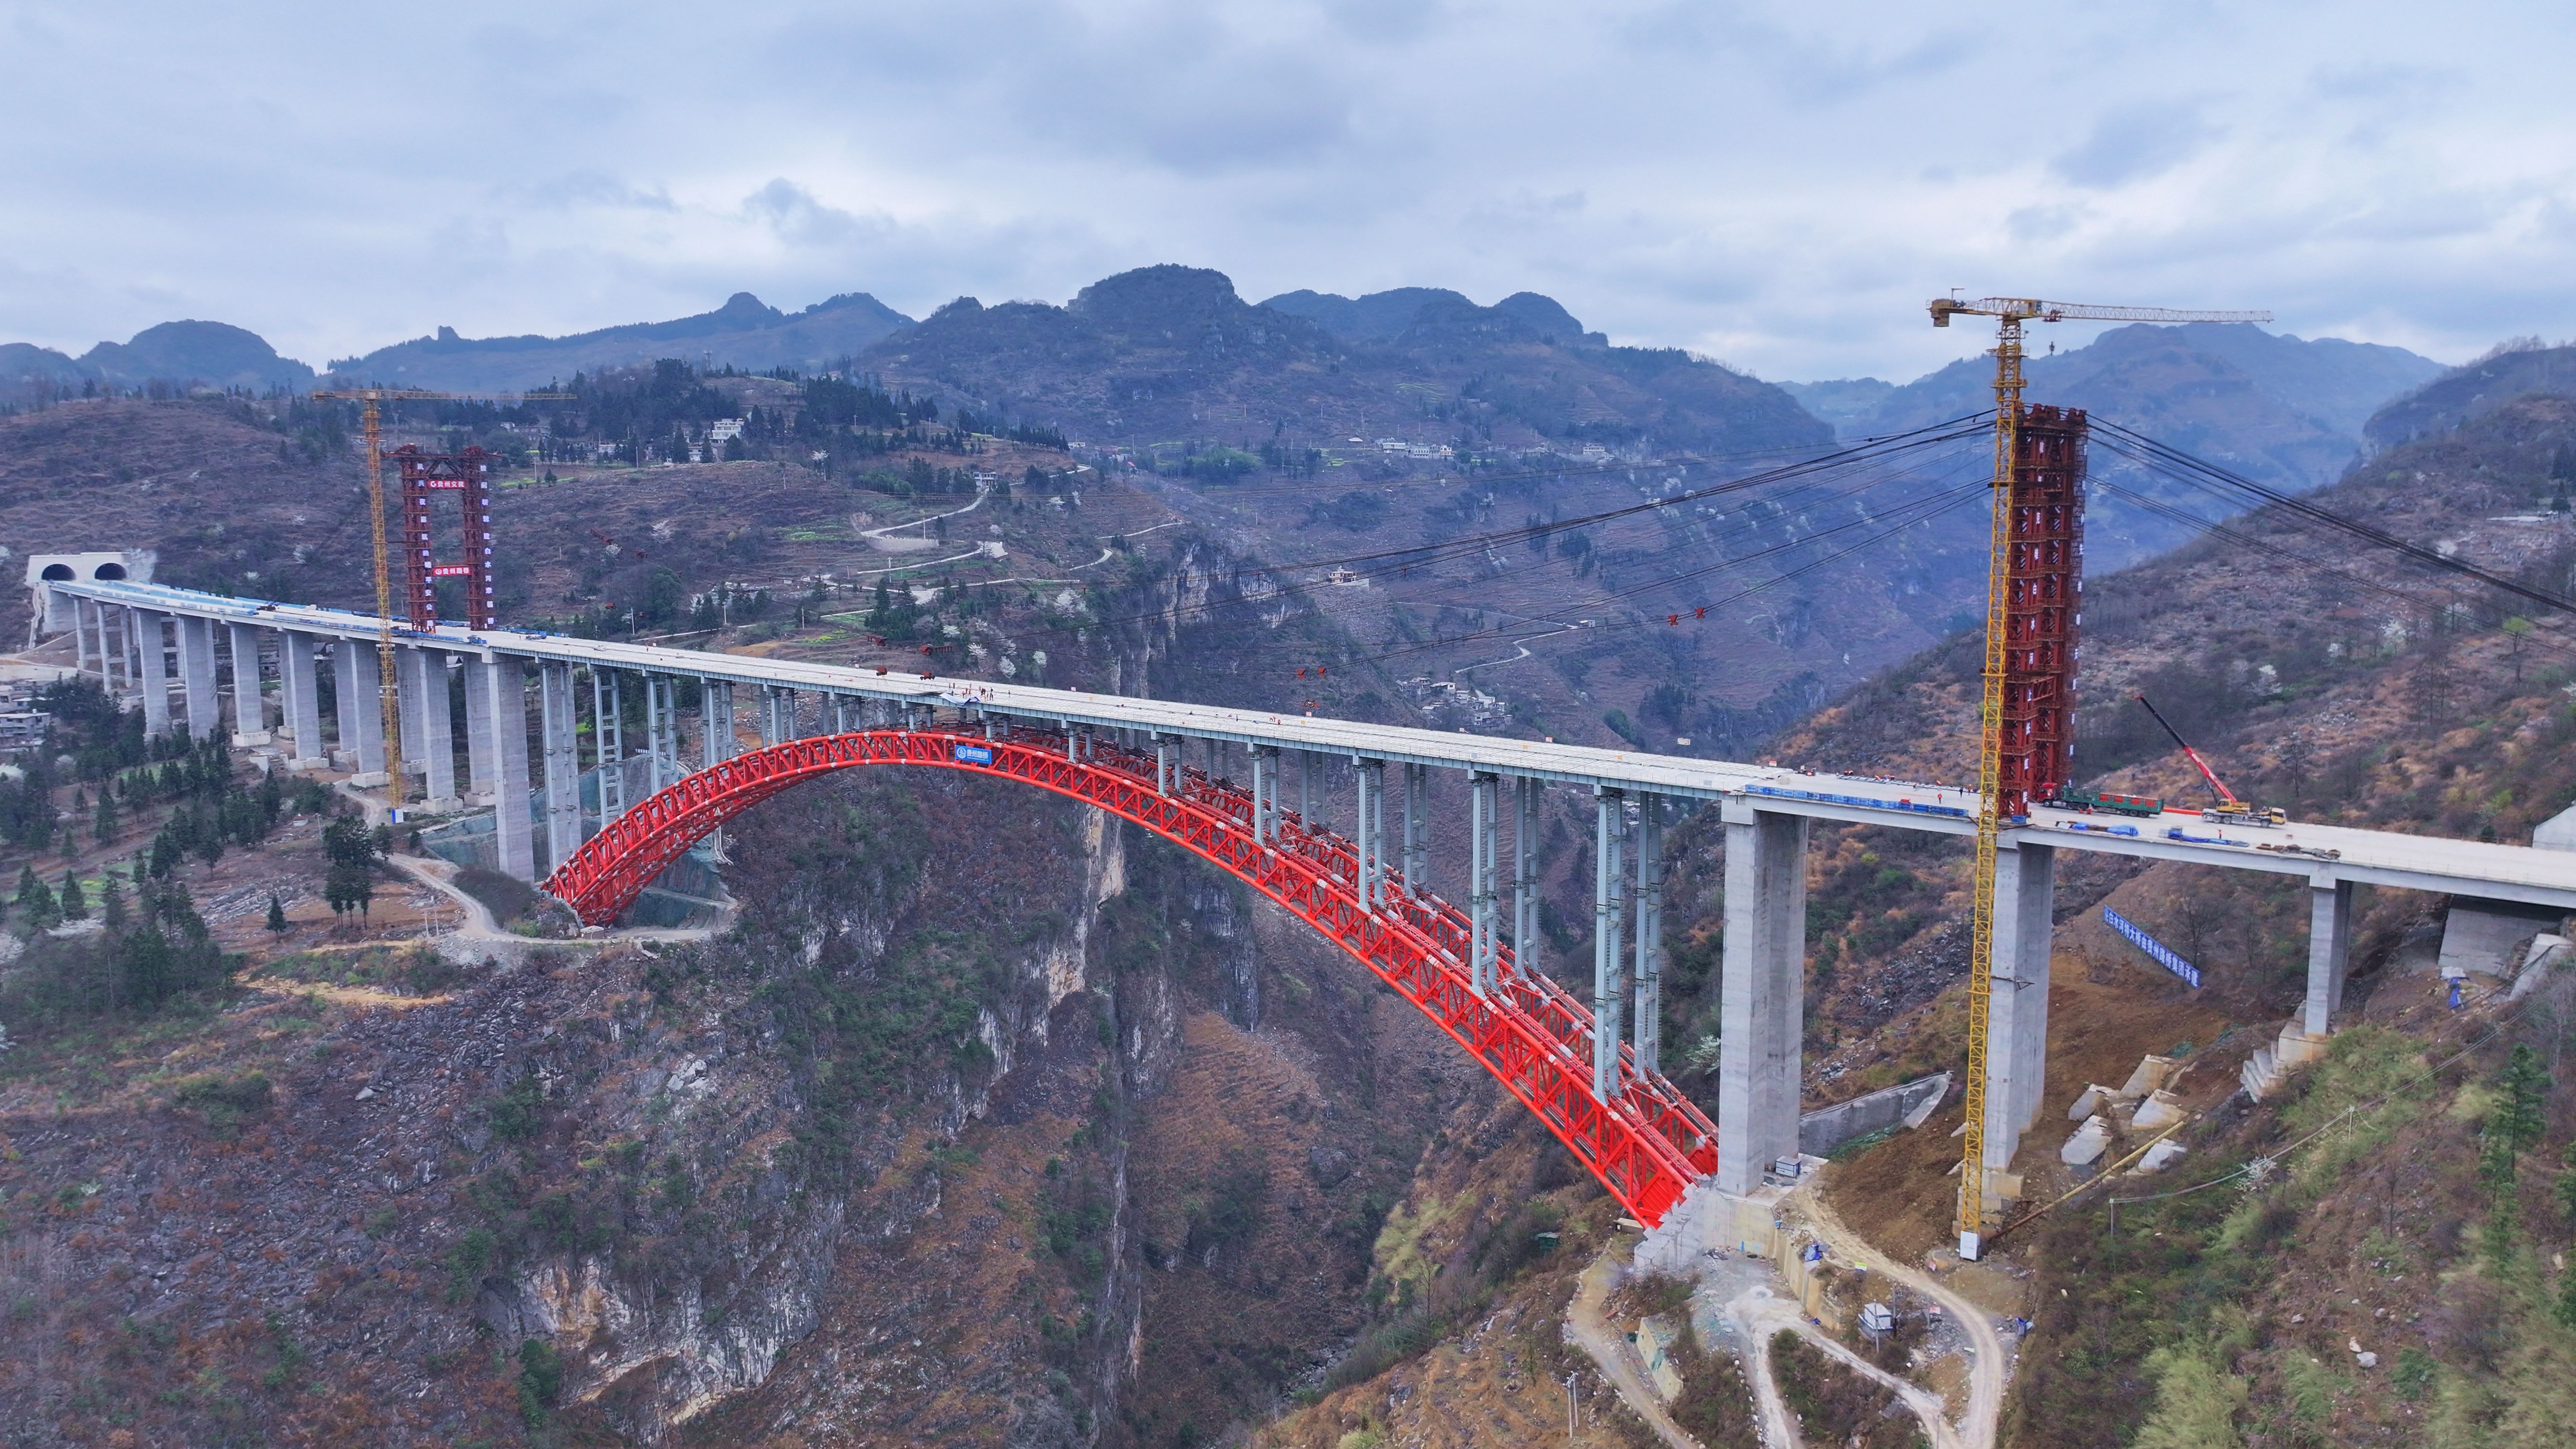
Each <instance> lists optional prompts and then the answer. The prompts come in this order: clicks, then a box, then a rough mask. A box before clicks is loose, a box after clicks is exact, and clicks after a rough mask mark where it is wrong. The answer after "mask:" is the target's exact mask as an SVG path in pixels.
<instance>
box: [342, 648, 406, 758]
mask: <svg viewBox="0 0 2576 1449" xmlns="http://www.w3.org/2000/svg"><path fill="white" fill-rule="evenodd" d="M383 679H384V672H383V667H382V666H381V665H380V664H379V663H378V662H377V659H376V646H375V645H373V644H369V643H363V642H361V641H359V640H356V639H342V640H340V641H339V642H338V643H337V644H336V645H334V646H333V648H332V652H331V685H332V689H333V692H334V693H335V694H336V695H337V697H338V698H337V703H338V704H339V707H340V748H342V749H343V750H346V751H348V753H349V755H350V763H351V768H352V769H353V770H354V771H355V774H354V775H353V776H352V778H351V779H350V781H349V783H350V784H352V785H355V786H357V787H359V788H360V789H365V788H367V787H369V786H371V785H381V784H383V783H384V782H385V708H384V705H385V701H384V692H383V684H382V681H383ZM395 683H396V685H397V686H399V685H400V684H401V678H400V675H399V674H397V676H396V678H395Z"/></svg>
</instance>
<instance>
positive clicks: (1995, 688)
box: [1931, 297, 2272, 1260]
mask: <svg viewBox="0 0 2576 1449" xmlns="http://www.w3.org/2000/svg"><path fill="white" fill-rule="evenodd" d="M1931 308H1932V325H1933V326H1935V327H1947V326H1949V325H1950V319H1951V318H1953V317H1992V318H1994V319H1995V353H1994V356H1995V467H1994V476H1993V483H1994V516H1993V528H1992V532H1991V534H1990V535H1989V538H1988V544H1987V573H1986V639H1985V644H1986V649H1985V671H1984V673H1985V678H1984V683H1985V689H1984V694H1983V698H1982V701H1981V704H1980V708H1979V718H1978V723H1979V732H1980V737H1979V740H1978V749H1977V789H1978V799H1979V801H1980V802H1981V803H1980V804H1979V806H1978V810H1977V873H1976V882H1975V906H1974V911H1973V916H1972V919H1973V922H1974V929H1973V934H1972V935H1971V936H1970V940H1969V951H1968V1073H1967V1076H1968V1082H1967V1100H1966V1102H1965V1103H1964V1106H1965V1108H1966V1114H1967V1119H1968V1120H1967V1130H1966V1132H1965V1134H1964V1136H1965V1138H1966V1140H1965V1141H1964V1142H1962V1143H1961V1144H1960V1154H1961V1168H1960V1173H1959V1211H1958V1220H1957V1226H1958V1230H1959V1256H1960V1257H1962V1258H1967V1259H1972V1260H1973V1259H1975V1258H1977V1257H1978V1256H1980V1255H1981V1254H1982V1253H1983V1252H1984V1250H1985V1244H1986V1240H1987V1236H1988V1233H1987V1229H1988V1226H1989V1223H1990V1221H1993V1220H1990V1219H1989V1217H1988V1214H1989V1213H1998V1214H1999V1213H2000V1211H2001V1207H2002V1203H2001V1198H2000V1196H1999V1195H1996V1202H1995V1205H1994V1206H1993V1207H1991V1208H1990V1207H1988V1206H1987V1198H1988V1197H1989V1196H1990V1195H1991V1194H1990V1187H1991V1184H1992V1179H1990V1177H1989V1176H1988V1173H1987V1170H1986V1163H1985V1153H1986V1138H1985V1132H1986V1076H1987V1059H1986V1058H1987V1051H1986V1032H1987V1029H1988V1027H1987V1023H1988V1017H1989V1013H1988V1007H1989V1005H1990V1004H1991V1002H1992V1000H1993V996H1994V980H1995V976H1994V964H1995V957H1994V947H1995V879H1996V874H1997V863H1996V856H1997V853H1998V852H1999V851H2000V850H2001V848H2002V835H2003V829H2004V820H2005V818H2006V817H2007V816H2011V815H2025V814H2027V813H2028V792H2029V791H2030V788H2031V787H2032V786H2034V785H2036V786H2037V787H2039V789H2040V791H2041V792H2042V793H2041V798H2043V799H2044V798H2047V795H2049V794H2054V793H2055V792H2056V791H2057V790H2059V789H2061V788H2063V786H2064V783H2065V781H2064V779H2063V777H2062V775H2061V776H2058V777H2055V778H2040V779H2036V780H2033V779H2031V778H2029V772H2028V770H2027V769H2026V768H2020V769H2017V772H2016V774H2015V776H2014V779H2013V786H2014V789H2015V791H2016V792H2017V798H2015V799H2013V800H2010V801H2007V800H2006V799H2005V798H2004V797H2005V794H2006V779H2005V767H2004V756H2005V749H2006V742H2005V735H2006V730H2007V721H2006V718H2005V714H2006V693H2007V689H2006V685H2007V682H2008V680H2007V676H2008V675H2010V674H2012V673H2013V672H2014V671H2013V668H2012V659H2011V649H2012V641H2011V640H2009V639H2008V638H2007V635H2008V633H2009V625H2010V623H2011V621H2012V620H2013V618H2014V617H2015V615H2016V613H2017V611H2022V612H2026V611H2027V607H2028V605H2029V603H2030V600H2029V599H2028V598H2027V597H2026V594H2027V591H2025V597H2023V598H2022V599H2019V600H2017V599H2016V597H2015V588H2016V585H2017V584H2020V583H2022V582H2024V580H2023V579H2022V578H2021V577H2020V573H2021V570H2019V569H2018V568H2017V562H2018V561H2019V560H2020V559H2022V558H2024V557H2026V556H2028V555H2029V554H2030V553H2031V552H2032V550H2031V548H2030V546H2029V545H2030V541H2029V540H2027V539H2025V538H2022V537H2020V536H2017V534H2016V524H2017V521H2018V522H2028V521H2029V518H2028V515H2030V514H2031V513H2032V507H2031V504H2032V503H2034V502H2035V503H2037V504H2038V505H2039V506H2040V507H2043V508H2053V509H2059V510H2062V511H2063V512H2065V513H2066V514H2068V515H2069V516H2068V517H2066V518H2064V519H2058V520H2054V521H2052V522H2050V524H2049V527H2050V528H2051V530H2052V537H2051V539H2050V540H2049V544H2050V546H2051V547H2054V548H2055V549H2056V550H2057V551H2058V554H2059V555H2060V556H2061V557H2062V566H2061V567H2060V569H2059V571H2058V577H2059V579H2060V580H2062V581H2063V582H2065V583H2067V584H2070V585H2076V586H2079V587H2080V582H2081V581H2080V579H2079V578H2078V577H2077V576H2076V569H2077V567H2078V565H2077V563H2076V560H2078V559H2080V558H2081V556H2082V549H2081V540H2080V539H2078V538H2074V537H2072V536H2071V533H2072V529H2073V528H2074V527H2076V526H2077V520H2078V519H2079V518H2080V514H2081V509H2082V489H2081V484H2082V468H2083V462H2082V454H2081V443H2082V436H2083V427H2084V423H2083V415H2082V414H2081V413H2073V414H2071V415H2068V414H2061V413H2060V411H2059V410H2057V409H2053V408H2052V409H2046V410H2044V411H2046V412H2047V413H2048V414H2049V416H2048V417H2047V418H2046V419H2045V420H2044V421H2045V423H2046V426H2045V428H2044V429H2038V430H2036V431H2039V432H2040V433H2041V442H2042V443H2043V444H2044V445H2045V447H2046V448H2047V449H2048V450H2049V451H2050V452H2051V454H2052V456H2051V457H2050V458H2048V459H2047V460H2046V466H2047V467H2048V468H2050V469H2052V470H2055V471H2056V472H2058V473H2060V474H2062V475H2065V477H2064V479H2062V480H2061V482H2060V483H2058V484H2057V485H2055V486H2054V487H2053V489H2051V490H2032V489H2029V488H2028V487H2027V486H2026V485H2028V484H2029V483H2030V482H2031V481H2032V478H2031V474H2032V472H2033V471H2034V469H2035V468H2036V467H2037V466H2038V463H2037V462H2036V461H2035V460H2033V459H2030V458H2028V457H2026V456H2025V454H2026V452H2027V451H2028V450H2029V446H2028V444H2026V442H2025V439H2024V437H2023V432H2024V427H2025V418H2026V415H2025V410H2024V408H2023V407H2022V401H2021V393H2022V386H2023V378H2022V359H2023V353H2022V324H2023V323H2025V322H2030V321H2040V322H2063V321H2099V322H2269V321H2271V320H2272V314H2271V313H2269V312H2178V311H2173V310H2171V309H2168V308H2163V307H2096V306H2088V305H2086V304H2083V303H2078V302H2046V301H2042V300H2040V299H2038V298H2036V297H1980V298H1978V299H1977V300H1975V301H1973V302H1970V301H1962V300H1960V299H1959V298H1957V297H1936V298H1934V299H1933V301H1932V304H1931ZM2028 421H2030V422H2032V423H2039V422H2042V421H2043V420H2041V419H2037V418H2031V419H2028ZM2060 452H2066V453H2072V454H2073V456H2072V457H2061V456H2056V455H2057V454H2058V453H2060ZM2069 483H2071V485H2072V486H2067V484H2069ZM2033 491H2044V492H2053V493H2054V494H2056V495H2058V496H2055V497H2051V498H2044V499H2037V500H2025V498H2024V496H2023V495H2024V494H2025V493H2028V492H2033ZM2072 602H2073V601H2072V600H2071V599H2057V600H2052V601H2048V604H2047V607H2051V608H2055V609H2057V610H2058V611H2059V617H2060V618H2061V619H2062V620H2064V621H2066V622H2065V623H2064V624H2062V625H2061V626H2060V627H2061V633H2060V635H2059V636H2058V637H2057V639H2056V640H2054V641H2053V642H2055V643H2062V644H2064V645H2066V646H2067V647H2066V648H2064V649H2062V650H2058V651H2056V653H2055V655H2054V657H2053V659H2052V660H2051V668H2052V669H2054V670H2055V675H2054V677H2053V678H2052V679H2051V680H2050V681H2048V682H2050V683H2053V684H2055V685H2057V686H2058V689H2057V693H2056V697H2054V698H2052V699H2051V700H2049V701H2046V706H2047V707H2048V708H2050V709H2053V710H2056V711H2058V713H2059V718H2058V719H2057V720H2056V721H2054V722H2053V723H2055V724H2056V725H2058V726H2059V730H2058V733H2057V734H2056V736H2055V738H2054V740H2053V742H2052V743H2053V748H2054V749H2055V751H2056V755H2055V758H2054V759H2053V760H2052V762H2051V763H2052V764H2054V765H2062V764H2063V763H2064V761H2065V758H2066V755H2065V751H2066V748H2067V745H2068V743H2069V741H2070V740H2071V731H2072V726H2073V719H2072V716H2073V712H2074V697H2073V683H2074V654H2073V649H2072V643H2073V637H2072V629H2071V620H2072V616H2073V613H2074V610H2073V608H2072V607H2071V605H2072ZM2023 703H2024V705H2025V707H2027V705H2028V703H2029V701H2027V700H2025V701H2023ZM2014 728H2016V729H2020V728H2022V722H2018V721H2017V722H2015V723H2014ZM2015 748H2016V750H2017V752H2018V753H2019V754H2020V755H2022V756H2027V755H2028V753H2029V750H2028V744H2027V741H2026V740H2023V739H2019V738H2017V739H2016V741H2015ZM2026 763H2027V762H2026V760H2017V766H2019V765H2026Z"/></svg>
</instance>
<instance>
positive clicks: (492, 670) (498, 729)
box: [466, 654, 537, 882]
mask: <svg viewBox="0 0 2576 1449" xmlns="http://www.w3.org/2000/svg"><path fill="white" fill-rule="evenodd" d="M466 669H467V671H468V672H467V675H466V682H467V684H468V686H469V689H470V692H471V693H474V694H480V695H482V696H483V697H484V705H483V719H484V723H485V731H486V733H487V734H488V735H489V736H490V749H491V753H492V764H493V775H492V837H493V839H494V841H495V842H496V843H498V845H499V846H500V854H501V864H500V870H501V873H502V874H503V875H506V876H510V877H512V878H513V879H516V880H524V881H531V882H533V881H534V880H535V879H536V878H537V853H536V839H535V836H536V831H535V828H534V822H533V821H532V820H531V819H530V818H529V815H528V665H527V661H526V660H524V659H518V658H514V657H512V656H510V655H506V654H504V655H500V656H498V657H496V658H492V659H477V660H475V661H473V662H472V663H470V664H468V665H467V666H466Z"/></svg>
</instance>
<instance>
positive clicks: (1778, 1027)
mask: <svg viewBox="0 0 2576 1449" xmlns="http://www.w3.org/2000/svg"><path fill="white" fill-rule="evenodd" d="M1722 810H1723V813H1722V814H1721V816H1720V817H1719V818H1720V819H1721V821H1722V822H1723V823H1724V827H1725V831H1726V912H1725V926H1724V932H1725V934H1724V937H1723V939H1722V943H1721V946H1720V964H1719V977H1718V999H1719V1012H1720V1026H1719V1038H1718V1041H1719V1049H1718V1088H1717V1172H1716V1178H1717V1188H1718V1191H1720V1192H1723V1193H1727V1194H1730V1195H1732V1196H1737V1197H1741V1196H1744V1195H1745V1194H1748V1193H1751V1192H1753V1191H1754V1190H1755V1189H1757V1188H1759V1187H1761V1186H1762V1174H1763V1172H1764V1171H1765V1170H1766V1169H1768V1168H1769V1167H1770V1166H1771V1164H1772V1163H1773V1162H1774V1161H1776V1160H1778V1159H1779V1158H1783V1157H1788V1156H1792V1155H1794V1154H1795V1153H1796V1152H1797V1150H1798V1073H1799V1060H1800V1046H1799V1042H1800V1035H1801V1032H1802V1031H1803V1029H1804V1026H1805V1009H1804V1008H1805V1001H1804V997H1805V987H1806V982H1805V967H1806V946H1807V820H1806V817H1805V816H1802V815H1782V814H1775V813H1773V812H1771V811H1767V810H1757V809H1755V808H1754V807H1753V804H1752V802H1751V801H1749V800H1745V799H1743V798H1741V797H1733V798H1729V799H1727V800H1726V801H1725V802H1724V803H1723V806H1722Z"/></svg>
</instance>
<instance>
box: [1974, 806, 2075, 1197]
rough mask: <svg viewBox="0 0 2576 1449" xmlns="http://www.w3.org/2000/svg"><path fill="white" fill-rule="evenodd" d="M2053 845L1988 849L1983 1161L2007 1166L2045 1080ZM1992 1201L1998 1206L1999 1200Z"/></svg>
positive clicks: (1997, 1169)
mask: <svg viewBox="0 0 2576 1449" xmlns="http://www.w3.org/2000/svg"><path fill="white" fill-rule="evenodd" d="M2056 887H2057V849H2056V847H2054V846H2048V845H2035V844H2029V843H2024V844H2022V845H2019V846H2010V845H2008V846H2005V847H2003V848H2002V849H2000V850H1998V851H1996V852H1995V939H1994V954H1993V957H1992V966H1993V973H1992V985H1991V986H1990V987H1989V991H1990V993H1991V994H1990V995H1989V996H1988V997H1987V999H1986V1120H1985V1167H1986V1170H1987V1172H1988V1173H1989V1174H1993V1173H2002V1172H2009V1171H2011V1170H2012V1160H2013V1154H2014V1153H2015V1152H2016V1151H2018V1150H2020V1147H2021V1134H2022V1133H2024V1132H2025V1131H2028V1130H2029V1128H2030V1125H2031V1124H2032V1123H2033V1122H2036V1121H2038V1120H2039V1111H2040V1107H2041V1098H2042V1096H2043V1094H2044V1092H2045V1090H2046V1087H2047V1082H2048V958H2049V950H2050V947H2051V945H2052V943H2053V942H2054V940H2055V938H2056V927H2055V925H2054V923H2053V920H2052V918H2051V913H2050V908H2051V906H2052V904H2053V902H2054V898H2055V892H2056ZM1990 1200H1993V1201H1995V1205H1996V1206H1997V1207H1998V1208H2000V1207H2001V1206H2002V1204H2001V1202H2000V1201H1999V1200H1995V1199H1992V1198H1991V1197H1990Z"/></svg>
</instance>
